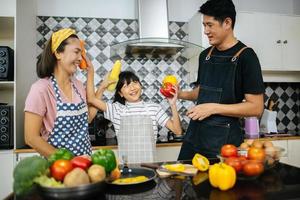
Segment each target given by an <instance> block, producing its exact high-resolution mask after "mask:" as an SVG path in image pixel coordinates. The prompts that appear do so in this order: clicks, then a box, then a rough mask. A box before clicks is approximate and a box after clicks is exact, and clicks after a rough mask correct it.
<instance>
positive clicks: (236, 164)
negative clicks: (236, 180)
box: [225, 157, 243, 172]
mask: <svg viewBox="0 0 300 200" xmlns="http://www.w3.org/2000/svg"><path fill="white" fill-rule="evenodd" d="M225 163H226V164H228V165H230V166H231V167H233V168H234V169H235V171H236V172H240V171H242V169H243V166H242V163H241V160H240V159H239V158H238V157H229V158H226V159H225Z"/></svg>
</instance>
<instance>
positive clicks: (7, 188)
mask: <svg viewBox="0 0 300 200" xmlns="http://www.w3.org/2000/svg"><path fill="white" fill-rule="evenodd" d="M13 160H14V157H13V150H1V151H0V162H1V170H0V180H1V187H0V199H4V198H5V197H7V196H8V195H9V194H10V193H11V192H12V191H13V169H14V161H13Z"/></svg>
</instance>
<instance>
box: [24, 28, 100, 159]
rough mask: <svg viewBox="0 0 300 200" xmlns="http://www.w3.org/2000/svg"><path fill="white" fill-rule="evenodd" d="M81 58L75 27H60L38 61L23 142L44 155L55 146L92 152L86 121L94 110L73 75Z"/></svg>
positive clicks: (77, 152) (83, 89) (80, 153)
mask: <svg viewBox="0 0 300 200" xmlns="http://www.w3.org/2000/svg"><path fill="white" fill-rule="evenodd" d="M82 59H83V58H82V56H81V47H80V40H79V38H78V36H77V35H76V33H75V31H74V30H72V29H61V30H59V31H57V32H54V33H53V34H52V36H51V38H50V40H49V41H48V43H47V44H46V47H45V49H44V51H43V53H42V55H41V58H40V59H39V61H38V63H37V75H38V77H39V78H40V79H39V80H38V81H36V82H35V83H34V84H33V85H32V86H31V89H30V91H29V94H28V96H27V99H26V102H25V109H24V111H25V142H26V143H27V144H28V145H30V146H31V147H32V148H34V149H35V150H36V151H37V152H39V153H40V154H41V155H43V156H45V157H48V156H49V155H51V154H52V153H54V151H55V150H56V149H57V148H66V149H69V150H70V151H72V152H73V153H74V155H90V154H91V143H90V139H89V134H88V122H89V121H91V120H92V119H93V118H94V116H95V115H96V112H97V111H96V109H93V108H88V106H87V102H86V92H85V88H84V86H83V84H82V83H81V82H80V81H79V80H77V79H76V78H75V77H74V74H75V72H76V70H77V67H79V64H80V62H81V60H82ZM84 59H85V58H84ZM88 64H90V61H89V62H88Z"/></svg>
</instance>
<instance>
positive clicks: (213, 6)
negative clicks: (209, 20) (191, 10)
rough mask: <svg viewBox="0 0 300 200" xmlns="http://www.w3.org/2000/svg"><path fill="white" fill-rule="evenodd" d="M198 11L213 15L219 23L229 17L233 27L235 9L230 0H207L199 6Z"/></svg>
mask: <svg viewBox="0 0 300 200" xmlns="http://www.w3.org/2000/svg"><path fill="white" fill-rule="evenodd" d="M199 12H200V13H202V14H204V15H208V16H212V17H214V18H215V19H216V20H217V21H219V22H220V23H223V22H224V20H225V19H226V18H227V17H229V18H230V19H231V20H232V25H231V27H232V29H234V24H235V17H236V11H235V6H234V4H233V2H232V0H208V1H207V2H205V3H204V4H203V5H202V6H201V7H200V9H199Z"/></svg>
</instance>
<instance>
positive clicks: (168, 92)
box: [160, 82, 175, 98]
mask: <svg viewBox="0 0 300 200" xmlns="http://www.w3.org/2000/svg"><path fill="white" fill-rule="evenodd" d="M160 93H161V94H162V95H164V96H165V97H167V98H172V97H173V94H172V93H175V90H174V88H173V84H172V83H169V82H168V83H165V84H163V85H162V87H161V88H160Z"/></svg>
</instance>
